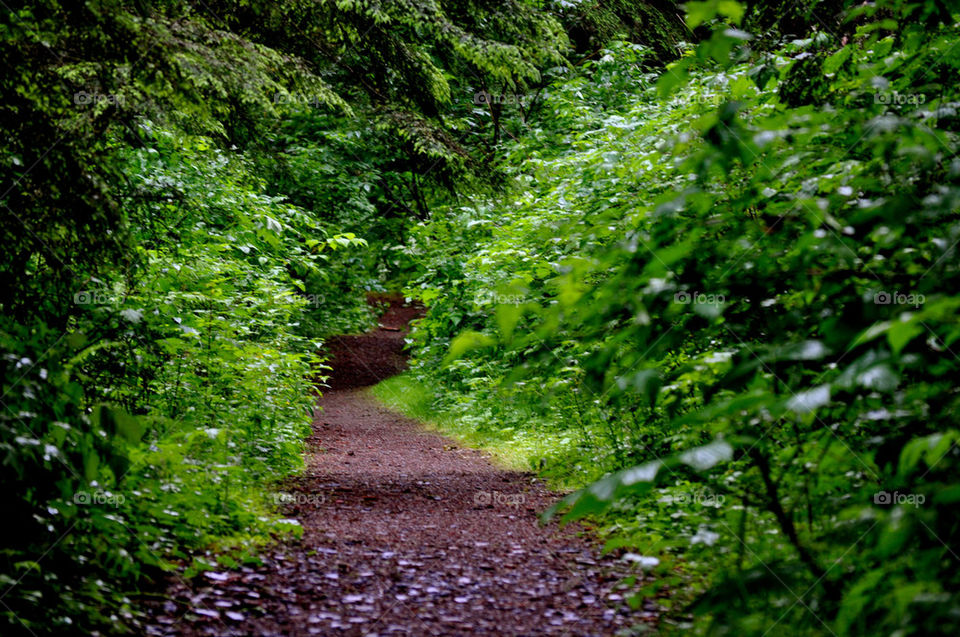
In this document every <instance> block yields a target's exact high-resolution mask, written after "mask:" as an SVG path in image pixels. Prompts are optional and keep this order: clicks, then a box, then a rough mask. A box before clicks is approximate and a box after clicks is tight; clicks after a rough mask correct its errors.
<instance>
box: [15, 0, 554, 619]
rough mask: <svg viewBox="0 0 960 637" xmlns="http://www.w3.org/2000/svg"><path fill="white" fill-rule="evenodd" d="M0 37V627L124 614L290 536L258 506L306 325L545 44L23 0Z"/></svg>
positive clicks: (410, 7)
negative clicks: (180, 574)
mask: <svg viewBox="0 0 960 637" xmlns="http://www.w3.org/2000/svg"><path fill="white" fill-rule="evenodd" d="M0 38H2V40H0V62H2V65H0V67H2V68H0V97H2V99H0V113H2V116H3V117H2V121H3V129H4V133H5V134H4V135H3V139H2V141H0V150H2V152H0V183H2V184H3V185H2V188H0V229H2V233H3V241H4V246H5V248H6V249H5V250H4V251H3V254H2V256H0V274H2V276H0V375H2V392H3V395H2V397H0V434H2V437H0V454H2V458H3V462H2V463H0V478H2V480H3V483H4V484H5V485H8V486H9V487H10V489H9V490H10V494H9V495H8V496H7V499H6V502H5V505H6V506H5V510H6V512H7V513H8V532H7V533H5V540H4V542H3V545H2V548H0V584H2V590H0V599H2V602H3V605H2V607H0V617H2V619H0V632H2V633H3V634H14V633H24V634H34V635H39V634H63V633H68V634H82V633H91V632H98V633H101V634H103V633H108V632H139V630H138V626H137V609H136V606H137V601H138V600H137V597H136V595H135V594H139V593H140V592H141V591H144V590H149V589H151V588H153V587H155V586H156V585H158V584H159V583H162V581H163V580H162V575H163V572H164V571H166V570H170V569H174V568H176V569H180V570H184V569H185V574H186V575H188V576H189V575H192V574H195V573H196V572H198V571H199V570H203V569H206V568H210V567H211V566H212V565H213V564H214V563H215V562H216V561H218V560H219V561H220V562H222V563H224V564H228V565H229V564H233V563H235V562H236V560H238V559H247V556H248V555H249V554H251V549H252V548H253V547H254V546H255V545H256V544H258V543H260V542H263V541H266V540H268V539H270V538H272V537H274V536H275V535H277V534H281V533H290V532H294V533H295V532H297V529H296V525H295V523H291V522H290V521H286V520H282V519H279V518H278V516H277V513H276V507H275V506H273V503H271V502H270V499H269V497H267V496H268V495H269V493H270V492H271V490H272V489H273V488H274V487H275V485H276V484H277V483H278V482H279V481H280V480H282V479H283V478H285V477H286V476H288V475H290V474H291V473H292V472H295V471H297V470H298V469H299V468H300V466H301V452H302V440H303V438H304V437H305V434H306V433H307V431H308V426H309V422H310V417H311V412H312V409H313V406H314V398H315V396H316V386H317V385H322V383H323V381H324V380H325V375H324V373H325V371H326V369H327V368H326V367H325V366H324V365H323V355H322V338H323V337H325V336H326V335H329V334H333V333H340V332H349V331H354V330H362V329H365V328H367V327H369V326H370V325H371V322H372V315H371V312H370V309H369V307H368V305H367V303H366V299H365V296H366V292H368V291H372V290H382V289H383V288H384V286H385V285H386V284H387V282H388V280H389V278H390V277H392V276H395V275H396V273H397V272H398V271H402V270H404V269H405V268H408V267H409V266H410V262H409V261H408V260H406V257H405V256H404V255H402V254H401V253H400V251H398V250H395V249H393V248H394V247H395V246H396V245H398V244H400V243H402V242H403V240H404V236H405V229H406V227H407V226H408V225H410V224H411V223H414V222H416V220H419V219H424V218H426V217H427V214H428V210H427V205H428V201H432V200H433V199H435V198H440V197H448V196H449V195H448V194H447V193H448V191H449V189H450V188H452V187H453V186H454V185H455V184H456V185H466V184H471V183H474V182H477V183H480V182H482V181H487V180H488V176H487V175H482V177H483V178H482V179H480V178H478V177H477V175H478V174H479V173H481V171H480V167H481V166H482V162H483V159H484V158H485V157H486V156H487V155H488V154H489V148H490V143H491V142H490V140H491V138H496V137H497V136H499V135H500V134H501V132H502V131H503V130H511V131H515V130H517V129H518V128H519V127H520V126H521V125H522V123H521V118H522V116H523V114H524V113H526V110H525V107H523V108H516V107H515V106H514V105H512V104H511V105H505V106H504V107H503V108H501V105H499V104H498V105H496V107H495V108H493V107H491V105H484V104H478V103H475V95H476V94H477V93H478V92H479V91H481V90H487V91H491V92H495V93H497V94H499V93H501V92H504V91H510V92H512V93H524V92H526V91H535V90H536V89H537V88H538V87H539V86H540V85H541V83H542V82H544V79H543V71H544V70H545V69H546V68H548V67H561V66H563V65H564V64H565V59H564V58H563V55H562V54H563V53H564V52H565V51H566V48H567V41H566V36H565V34H564V32H563V30H562V27H561V26H560V23H559V21H558V20H557V19H556V18H555V17H554V16H553V15H551V14H550V13H548V12H544V11H542V10H540V9H539V8H538V7H537V6H536V5H535V4H534V3H529V2H525V1H517V2H511V3H506V4H503V3H501V5H500V6H498V7H488V6H482V5H477V4H476V3H473V2H432V3H375V2H302V1H300V0H284V1H283V2H274V1H273V0H271V1H270V2H262V1H253V2H239V3H238V2H229V1H225V2H217V1H212V2H209V3H206V2H204V3H199V4H198V3H190V2H183V1H181V0H170V1H163V2H149V1H148V2H135V3H132V2H125V1H123V0H104V1H98V2H58V1H57V0H42V1H40V2H29V3H25V2H16V1H13V2H11V3H9V4H8V5H5V7H4V13H3V17H2V18H0ZM484 106H485V107H484ZM481 107H484V108H481ZM495 179H496V178H495V177H493V178H491V179H489V181H495ZM368 242H372V243H373V244H374V245H373V248H372V249H370V245H369V243H368Z"/></svg>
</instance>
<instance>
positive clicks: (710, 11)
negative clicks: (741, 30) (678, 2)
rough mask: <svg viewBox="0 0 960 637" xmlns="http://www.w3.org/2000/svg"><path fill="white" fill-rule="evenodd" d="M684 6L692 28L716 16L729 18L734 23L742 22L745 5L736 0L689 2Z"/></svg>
mask: <svg viewBox="0 0 960 637" xmlns="http://www.w3.org/2000/svg"><path fill="white" fill-rule="evenodd" d="M683 8H684V9H685V10H686V12H687V26H688V27H690V28H691V29H695V28H697V27H698V26H700V25H701V24H704V23H706V22H710V21H711V20H714V19H715V18H728V19H729V20H730V21H731V22H733V23H734V24H740V21H741V20H742V19H743V12H744V6H743V5H742V4H740V3H739V2H736V1H735V0H707V1H706V2H687V3H685V4H684V5H683Z"/></svg>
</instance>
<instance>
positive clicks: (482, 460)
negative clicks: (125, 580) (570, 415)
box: [145, 297, 660, 636]
mask: <svg viewBox="0 0 960 637" xmlns="http://www.w3.org/2000/svg"><path fill="white" fill-rule="evenodd" d="M386 300H387V301H389V302H390V303H391V305H390V308H389V309H388V310H387V312H386V314H385V315H384V316H383V318H381V321H380V327H379V328H378V329H377V330H375V331H373V332H371V333H369V334H365V335H357V336H342V337H338V338H336V339H333V340H332V342H331V349H332V352H333V363H332V364H333V367H334V377H333V378H332V379H331V380H330V385H331V387H332V390H328V391H326V392H325V393H324V395H323V397H322V399H321V400H320V405H321V407H322V409H318V410H317V413H316V418H315V419H314V422H313V433H312V435H311V436H310V438H309V439H308V443H309V455H308V458H307V467H306V471H305V472H304V473H303V474H302V475H299V476H296V477H294V478H292V479H290V480H289V481H288V484H287V485H285V488H284V492H285V493H286V494H287V495H286V497H285V498H284V500H285V503H284V504H283V505H282V510H283V513H284V515H285V516H286V517H290V518H294V519H296V520H298V521H299V523H300V524H301V525H302V527H303V536H302V538H301V539H299V540H296V541H291V542H287V543H284V544H280V545H276V546H273V547H271V548H269V549H268V550H266V551H265V554H263V555H262V556H261V561H262V564H260V565H255V566H242V567H238V568H236V569H229V570H223V571H219V572H207V573H204V574H201V575H199V576H197V577H196V578H194V579H193V580H191V581H186V580H184V579H183V578H181V577H171V579H170V585H169V588H168V590H167V592H166V596H165V597H166V599H165V600H164V601H160V602H154V603H152V604H150V605H149V606H148V609H149V612H150V615H151V617H150V621H149V624H148V625H147V626H146V627H145V628H146V633H147V634H149V635H263V636H269V635H277V636H280V635H367V636H374V635H417V636H419V635H615V634H619V633H621V632H623V634H640V633H641V632H644V633H645V632H647V631H649V630H652V629H655V628H656V625H657V621H658V618H659V614H660V612H659V610H658V608H659V607H658V606H657V604H656V600H645V601H644V602H643V605H642V606H641V608H639V609H637V610H629V609H628V608H627V606H626V602H625V598H626V597H627V596H628V594H629V591H625V590H622V589H621V588H622V587H621V586H619V584H620V582H621V581H622V580H623V579H624V578H625V577H627V576H629V575H636V576H638V577H640V578H642V574H641V573H640V572H638V571H637V570H636V565H635V564H632V563H629V562H625V561H623V560H622V559H618V558H617V557H615V556H613V555H606V556H602V555H601V552H600V550H599V548H598V546H597V544H596V542H595V541H593V540H591V539H590V537H589V536H588V535H587V534H584V533H583V529H582V528H580V527H578V526H577V525H569V526H567V527H560V526H558V525H557V524H556V523H551V524H548V525H542V524H540V522H539V518H538V514H539V513H540V512H542V511H543V510H544V509H546V508H547V507H549V506H550V504H552V503H553V502H555V501H556V499H557V497H558V496H557V494H556V493H553V492H551V491H550V490H548V489H547V488H546V487H545V486H544V485H543V484H542V483H541V481H539V480H538V479H536V478H535V477H534V476H533V475H531V474H527V473H521V472H515V471H506V470H503V469H501V468H498V467H497V466H495V465H494V464H493V463H491V461H490V460H489V459H488V458H487V457H486V456H485V455H484V454H482V453H481V452H479V451H476V450H473V449H467V448H463V447H461V446H459V445H457V444H456V443H454V442H453V441H451V440H449V439H447V438H444V437H442V436H440V435H438V434H436V433H432V432H428V431H426V430H425V429H424V427H423V426H422V425H421V424H419V423H417V422H415V421H412V420H410V419H408V418H406V417H404V416H401V415H399V414H396V413H394V412H392V411H390V410H388V409H387V408H385V407H383V406H382V405H380V404H379V403H378V402H377V401H376V400H375V399H373V398H372V397H370V396H369V395H368V394H367V393H366V392H365V391H364V389H363V387H364V386H367V385H370V384H373V383H375V382H378V381H379V380H382V379H383V378H386V377H388V376H390V375H392V374H395V373H397V372H399V371H400V370H402V369H403V366H404V361H403V355H402V348H403V342H404V341H403V338H404V336H405V333H406V326H407V324H408V323H409V321H410V320H411V319H412V318H414V317H416V316H417V315H418V313H419V311H420V310H419V308H416V307H412V306H409V305H405V304H404V303H403V301H402V298H396V297H393V298H387V299H386ZM631 627H633V628H632V629H631ZM644 629H646V630H644Z"/></svg>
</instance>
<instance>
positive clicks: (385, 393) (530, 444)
mask: <svg viewBox="0 0 960 637" xmlns="http://www.w3.org/2000/svg"><path fill="white" fill-rule="evenodd" d="M369 391H370V393H371V394H372V395H373V396H374V397H375V398H376V399H377V400H379V401H380V402H381V403H383V404H384V405H386V406H387V407H389V408H391V409H394V410H396V411H398V412H400V413H402V414H403V415H405V416H407V417H409V418H413V419H415V420H418V421H420V422H422V423H423V424H424V425H425V426H427V427H428V428H430V429H433V430H435V431H437V432H438V433H441V434H443V435H445V436H449V437H451V438H454V439H455V440H457V441H458V442H460V443H462V444H464V445H467V446H470V447H474V448H477V449H481V450H483V451H485V452H487V453H489V454H490V455H491V456H492V457H493V459H494V461H495V462H496V463H497V464H498V465H499V466H501V467H503V468H505V469H510V470H514V471H536V472H538V473H540V474H541V475H544V477H547V478H548V481H549V482H550V483H551V486H553V487H555V488H569V487H571V486H577V485H574V484H571V480H569V479H568V478H569V476H563V475H557V474H556V472H555V471H544V469H548V468H550V467H556V466H557V465H558V464H559V463H560V461H561V459H566V458H568V457H569V456H570V454H571V452H573V451H575V450H574V449H573V440H572V439H571V437H570V435H569V433H568V432H562V431H561V432H551V431H544V429H546V428H538V427H530V428H529V429H518V428H516V427H510V426H498V423H497V422H494V421H493V419H492V418H491V415H490V414H489V413H484V412H480V413H475V414H470V413H458V412H448V411H441V410H438V409H436V408H435V404H436V401H435V399H436V393H435V392H434V391H433V390H432V389H431V388H430V387H428V386H427V385H426V384H424V383H423V382H421V381H419V380H418V379H416V378H414V377H413V375H412V374H409V373H406V374H400V375H398V376H393V377H392V378H388V379H387V380H385V381H383V382H381V383H380V384H378V385H376V386H374V387H373V388H371V389H370V390H369ZM465 407H475V405H473V404H469V405H465Z"/></svg>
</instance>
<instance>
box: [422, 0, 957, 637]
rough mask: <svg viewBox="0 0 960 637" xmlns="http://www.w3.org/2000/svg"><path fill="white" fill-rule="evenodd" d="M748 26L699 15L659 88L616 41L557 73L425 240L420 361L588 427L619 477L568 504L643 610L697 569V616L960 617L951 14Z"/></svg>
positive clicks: (594, 459)
mask: <svg viewBox="0 0 960 637" xmlns="http://www.w3.org/2000/svg"><path fill="white" fill-rule="evenodd" d="M718 11H721V12H724V13H722V14H718V13H717V12H718ZM742 17H743V11H742V8H740V7H738V6H737V5H735V4H733V3H710V2H708V3H691V4H690V5H688V24H689V26H690V27H691V28H702V25H706V26H708V27H710V28H711V29H712V35H710V36H709V37H708V38H707V39H706V40H705V41H704V42H702V43H701V44H700V45H698V46H696V47H691V48H690V49H689V50H688V51H687V53H686V54H685V55H684V56H683V57H682V58H681V59H680V60H679V61H678V62H676V63H674V64H672V65H671V66H669V67H668V69H667V70H666V72H664V73H662V74H660V75H659V77H652V76H650V75H648V74H646V73H645V72H644V70H643V69H644V66H643V65H642V64H636V63H635V61H634V60H635V56H636V52H635V51H636V49H635V47H630V46H626V45H622V46H613V47H611V48H610V49H609V50H608V51H607V53H606V55H605V56H604V57H602V58H601V59H600V60H598V61H597V62H596V63H591V64H589V65H587V66H586V67H585V68H584V69H582V71H580V72H579V73H577V74H574V75H573V76H571V77H570V78H569V79H567V80H565V81H563V82H558V83H557V84H555V85H553V86H551V87H550V88H549V89H547V90H546V91H545V94H546V100H545V102H544V104H543V107H542V109H541V113H542V115H543V120H542V124H541V125H540V126H539V127H538V128H537V129H535V130H532V131H531V133H530V135H529V136H528V137H526V138H522V139H520V140H519V141H518V142H517V143H515V144H512V145H509V147H508V148H507V149H506V150H505V157H506V158H507V161H508V162H509V163H510V164H511V165H519V166H520V169H519V170H518V171H517V172H516V176H515V186H514V189H513V190H512V191H511V192H510V194H509V195H508V197H507V198H506V199H505V200H502V201H496V200H492V201H491V200H484V201H481V202H479V203H476V204H471V205H467V206H463V205H460V206H458V207H456V208H451V209H450V210H449V211H448V212H447V213H446V214H445V215H442V216H441V217H440V218H438V219H436V220H434V221H431V222H430V223H428V224H425V225H423V226H422V227H421V228H419V229H417V230H416V232H415V233H414V235H413V238H412V240H411V242H410V244H409V246H408V249H409V250H410V252H411V254H412V255H414V256H415V257H416V258H419V259H421V261H422V263H423V264H424V268H425V269H424V274H423V276H422V277H421V278H420V279H419V280H418V281H416V282H414V284H413V285H411V286H410V290H409V291H410V293H411V294H417V295H419V296H420V298H422V299H424V300H426V301H427V302H428V303H429V304H430V311H429V312H428V315H427V317H426V318H425V319H424V320H423V321H422V322H421V323H420V325H419V327H418V330H417V333H415V334H414V339H415V342H416V344H417V346H418V349H417V354H418V356H419V359H420V367H419V370H420V371H419V373H420V374H427V375H430V376H435V377H439V378H440V379H442V380H443V381H444V382H445V383H446V386H447V387H449V388H450V389H449V391H448V395H447V396H445V397H441V404H442V401H446V402H447V404H451V403H461V404H462V403H464V402H471V401H473V402H475V403H476V404H479V405H482V406H487V405H495V404H496V402H497V401H498V400H499V401H502V400H504V396H507V397H511V398H510V400H512V401H514V402H517V401H519V402H521V403H523V404H525V405H527V406H530V407H536V406H542V409H541V411H542V412H543V413H545V414H547V415H549V417H550V419H552V420H553V421H554V422H555V423H557V425H556V426H560V427H563V428H566V429H568V430H570V431H574V432H576V431H578V430H579V431H580V439H581V443H580V445H579V448H580V451H579V452H578V451H576V450H574V452H573V453H574V455H575V456H576V457H577V458H578V462H573V461H571V460H570V459H569V458H565V459H562V460H561V459H558V461H557V464H558V465H560V467H558V468H561V469H562V473H563V475H564V476H565V478H566V479H567V480H573V481H576V480H577V479H579V480H580V481H581V484H583V483H584V482H586V481H589V480H590V479H591V478H592V477H594V476H596V473H597V470H598V469H597V468H598V467H599V471H613V473H610V474H609V475H607V476H606V477H604V478H603V479H601V480H599V481H598V482H595V483H594V484H592V485H591V486H589V487H588V488H586V489H584V490H582V491H578V492H576V493H574V494H572V495H571V496H570V497H568V498H567V499H566V500H565V502H564V504H563V505H562V506H561V507H560V510H561V511H562V512H565V513H566V514H567V517H581V516H584V515H602V516H606V517H602V518H600V519H604V520H607V521H608V523H609V524H610V525H611V528H610V531H611V533H612V534H613V539H612V540H611V546H624V545H627V546H632V547H633V548H634V549H636V548H637V547H639V548H641V549H642V550H643V552H644V553H646V554H647V555H649V556H651V557H656V558H657V559H658V560H659V566H658V567H657V569H659V570H658V572H660V574H661V575H662V576H663V579H661V580H660V581H659V582H658V583H657V584H656V585H654V587H652V588H648V589H644V590H641V591H640V592H639V593H638V596H637V597H636V598H635V599H634V602H635V603H639V599H640V598H641V597H642V596H644V595H653V594H654V592H655V588H656V587H662V586H664V585H673V584H677V583H680V582H691V581H693V582H701V583H702V585H703V591H702V594H701V595H700V596H699V597H698V598H697V599H696V600H695V602H694V603H693V604H692V605H691V606H690V610H692V611H693V612H695V613H697V614H698V616H701V617H700V618H698V619H696V620H695V621H694V623H693V627H694V628H695V629H697V630H698V631H700V632H703V633H710V634H713V633H716V634H727V633H736V634H757V635H763V634H766V633H767V632H768V631H778V630H789V631H790V632H791V634H837V635H853V634H874V633H877V632H884V633H891V634H952V633H954V632H956V630H957V620H956V617H957V607H956V590H957V586H958V583H960V582H958V580H957V577H956V568H955V567H956V564H955V560H956V556H955V555H953V551H952V549H951V547H952V546H953V545H954V544H955V543H956V540H957V538H956V533H957V528H958V521H957V517H956V515H955V514H954V507H953V505H952V503H953V501H954V497H953V495H952V494H953V493H954V492H956V491H957V485H956V484H955V481H954V480H953V479H952V478H951V476H952V475H953V474H955V472H956V464H957V462H958V458H960V456H958V450H957V448H956V447H955V444H954V443H955V441H956V439H957V435H958V433H957V430H956V418H957V407H958V405H957V399H956V391H955V389H954V387H953V383H952V382H951V380H950V379H951V378H952V376H953V375H955V374H956V372H957V370H956V369H955V368H956V365H957V362H958V360H960V359H958V358H957V357H956V356H955V355H954V353H953V351H955V345H956V340H957V338H958V336H960V329H958V324H957V320H956V309H957V307H958V305H960V297H957V295H956V287H957V277H958V271H957V268H956V267H955V263H956V259H955V249H956V246H955V243H956V242H957V239H958V238H960V226H958V224H957V216H956V211H957V203H958V196H960V190H958V178H960V164H958V162H957V159H956V158H955V157H954V155H955V154H956V152H957V150H958V140H957V136H956V132H957V131H956V109H957V104H958V95H957V92H956V86H955V83H953V82H952V81H951V80H950V79H949V78H950V77H952V76H953V75H954V74H955V73H956V72H957V69H958V66H960V56H958V55H957V54H956V53H955V52H954V50H953V45H954V44H955V38H956V29H955V21H956V16H953V17H952V18H949V19H944V17H945V14H944V13H943V12H942V11H941V10H940V9H939V8H938V7H936V6H932V5H913V4H904V3H887V4H885V5H884V6H882V7H874V6H861V7H857V8H854V9H852V10H851V11H850V12H849V13H848V14H847V18H846V19H847V22H846V23H845V29H847V30H849V32H850V33H852V37H837V36H833V35H832V34H830V33H829V32H825V31H819V30H816V29H814V31H813V32H811V33H810V34H808V37H805V38H802V39H797V40H791V41H788V42H784V43H782V44H781V46H780V47H779V48H777V49H775V50H773V51H770V52H759V53H758V52H754V51H751V49H750V48H749V44H750V42H751V39H752V36H751V34H749V33H746V32H744V31H742V30H739V29H737V28H736V24H737V23H738V22H739V21H740V20H741V19H742ZM948 17H949V16H948ZM628 86H629V87H632V88H630V89H629V91H630V92H629V93H627V94H626V95H625V94H624V90H626V89H625V87H628ZM463 227H466V228H468V229H469V230H468V232H469V234H467V235H466V236H465V237H462V238H458V239H456V240H452V239H451V235H452V234H453V232H454V230H453V229H455V228H463ZM458 334H459V335H458ZM444 357H446V361H447V362H448V364H447V366H446V367H445V368H444V369H443V370H442V371H430V370H432V369H433V368H435V367H436V364H437V363H438V362H440V361H442V360H444ZM505 404H506V403H505ZM493 409H494V412H493V413H492V415H491V422H490V423H489V424H488V425H486V426H488V427H495V428H496V427H512V426H523V423H522V421H519V422H518V421H517V420H516V419H515V420H512V421H511V420H508V419H509V418H510V415H509V413H510V412H509V410H508V409H506V408H497V407H493ZM501 417H503V419H504V420H505V421H506V422H498V419H500V418H501ZM547 464H548V467H549V464H550V463H549V462H548V463H547ZM658 511H660V512H662V515H659V516H658V515H657V512H658ZM656 561H657V560H651V561H649V563H650V564H653V563H654V562H656ZM691 571H692V572H694V573H697V575H695V576H693V575H689V573H690V572H691ZM684 573H688V574H687V575H684ZM671 575H672V576H683V577H682V578H680V579H677V578H676V577H674V578H673V579H671V577H669V576H671Z"/></svg>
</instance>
